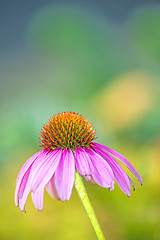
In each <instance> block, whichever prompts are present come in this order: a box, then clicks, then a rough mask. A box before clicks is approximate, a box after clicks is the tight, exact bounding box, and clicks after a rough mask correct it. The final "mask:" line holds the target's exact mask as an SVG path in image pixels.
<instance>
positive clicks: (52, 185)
mask: <svg viewBox="0 0 160 240" xmlns="http://www.w3.org/2000/svg"><path fill="white" fill-rule="evenodd" d="M46 190H47V192H48V193H49V195H50V196H51V197H52V198H53V199H54V200H60V198H59V196H58V193H57V190H56V186H55V178H54V175H53V176H52V178H51V179H50V181H49V182H48V183H47V185H46Z"/></svg>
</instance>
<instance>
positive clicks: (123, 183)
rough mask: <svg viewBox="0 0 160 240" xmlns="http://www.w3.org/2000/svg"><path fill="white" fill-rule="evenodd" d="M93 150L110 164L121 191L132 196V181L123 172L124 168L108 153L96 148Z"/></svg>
mask: <svg viewBox="0 0 160 240" xmlns="http://www.w3.org/2000/svg"><path fill="white" fill-rule="evenodd" d="M93 148H94V150H95V151H96V152H97V153H99V154H100V155H101V157H103V158H104V159H105V160H106V161H107V162H108V164H109V165H110V167H111V168H112V171H113V173H114V176H115V180H116V182H117V184H118V185H119V187H120V189H121V190H122V191H123V192H124V193H125V194H127V195H128V196H131V192H130V190H131V187H130V181H129V178H128V176H127V174H126V173H125V171H124V170H123V168H122V167H121V166H120V165H119V163H117V162H116V160H115V159H114V158H112V157H111V156H110V155H109V154H107V153H106V152H104V151H102V150H101V149H99V148H97V147H95V146H94V147H93Z"/></svg>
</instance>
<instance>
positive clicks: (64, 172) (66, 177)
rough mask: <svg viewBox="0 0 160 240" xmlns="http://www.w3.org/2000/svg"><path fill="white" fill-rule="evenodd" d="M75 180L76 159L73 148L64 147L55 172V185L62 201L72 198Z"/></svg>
mask: <svg viewBox="0 0 160 240" xmlns="http://www.w3.org/2000/svg"><path fill="white" fill-rule="evenodd" d="M74 180H75V160H74V156H73V153H72V151H71V149H69V150H68V149H64V151H63V152H62V157H61V160H60V162H59V165H58V167H57V169H56V172H55V186H56V189H57V192H58V195H59V196H60V199H61V200H62V201H65V200H66V201H68V200H69V199H70V196H71V193H72V188H73V184H74Z"/></svg>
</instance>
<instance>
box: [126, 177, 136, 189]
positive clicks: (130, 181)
mask: <svg viewBox="0 0 160 240" xmlns="http://www.w3.org/2000/svg"><path fill="white" fill-rule="evenodd" d="M128 179H129V181H130V183H131V184H132V187H133V191H135V190H136V188H135V186H134V183H133V182H132V180H131V178H130V177H129V176H128Z"/></svg>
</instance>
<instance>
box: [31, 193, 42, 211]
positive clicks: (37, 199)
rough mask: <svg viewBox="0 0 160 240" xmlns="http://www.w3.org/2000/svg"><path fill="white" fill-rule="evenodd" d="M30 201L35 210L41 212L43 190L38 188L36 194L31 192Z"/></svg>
mask: <svg viewBox="0 0 160 240" xmlns="http://www.w3.org/2000/svg"><path fill="white" fill-rule="evenodd" d="M31 196H32V201H33V203H34V206H35V207H36V208H37V210H39V211H41V210H42V208H43V198H44V188H40V189H39V190H38V191H36V192H31Z"/></svg>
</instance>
